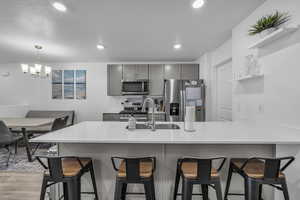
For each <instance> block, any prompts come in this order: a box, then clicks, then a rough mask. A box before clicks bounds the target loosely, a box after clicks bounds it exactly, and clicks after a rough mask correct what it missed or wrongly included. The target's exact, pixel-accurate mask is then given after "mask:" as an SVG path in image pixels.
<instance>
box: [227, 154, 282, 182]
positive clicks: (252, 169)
mask: <svg viewBox="0 0 300 200" xmlns="http://www.w3.org/2000/svg"><path fill="white" fill-rule="evenodd" d="M245 161H246V160H245V159H232V160H231V162H232V164H234V165H235V166H236V167H238V168H242V166H243V164H244V162H245ZM243 171H244V172H245V174H246V175H247V176H248V177H250V178H255V179H263V178H264V174H265V163H264V162H263V161H261V160H252V161H250V162H249V163H248V164H247V165H246V166H245V167H244V169H243ZM284 177H285V175H284V173H282V172H279V178H284Z"/></svg>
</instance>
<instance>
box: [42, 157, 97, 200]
mask: <svg viewBox="0 0 300 200" xmlns="http://www.w3.org/2000/svg"><path fill="white" fill-rule="evenodd" d="M36 159H37V161H38V162H39V163H40V164H41V166H42V167H43V168H44V169H45V173H44V178H43V184H42V190H41V198H40V199H41V200H44V199H45V195H46V191H47V188H48V187H50V186H51V185H53V184H58V183H62V186H63V187H62V188H63V199H66V200H68V199H71V200H80V199H81V193H82V192H81V177H82V176H83V175H84V174H85V173H87V172H89V173H90V175H91V181H92V185H93V190H94V191H93V192H85V193H88V194H90V193H91V194H94V196H95V198H94V199H95V200H98V199H99V197H98V194H97V185H96V178H95V172H94V167H93V162H92V159H91V158H80V157H75V156H37V157H36ZM43 159H46V161H47V162H45V161H43Z"/></svg>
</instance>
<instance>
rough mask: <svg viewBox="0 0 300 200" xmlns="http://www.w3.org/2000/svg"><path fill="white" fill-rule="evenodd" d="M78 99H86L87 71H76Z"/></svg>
mask: <svg viewBox="0 0 300 200" xmlns="http://www.w3.org/2000/svg"><path fill="white" fill-rule="evenodd" d="M76 99H86V71H85V70H77V71H76Z"/></svg>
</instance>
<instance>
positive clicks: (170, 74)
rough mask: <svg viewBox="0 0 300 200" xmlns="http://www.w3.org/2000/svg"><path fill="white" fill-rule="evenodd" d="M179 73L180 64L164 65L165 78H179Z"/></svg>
mask: <svg viewBox="0 0 300 200" xmlns="http://www.w3.org/2000/svg"><path fill="white" fill-rule="evenodd" d="M180 73H181V65H180V64H166V65H165V67H164V74H165V79H180Z"/></svg>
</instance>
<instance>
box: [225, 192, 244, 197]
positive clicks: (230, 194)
mask: <svg viewBox="0 0 300 200" xmlns="http://www.w3.org/2000/svg"><path fill="white" fill-rule="evenodd" d="M227 195H228V196H244V195H245V194H241V193H228V194H227Z"/></svg>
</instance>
